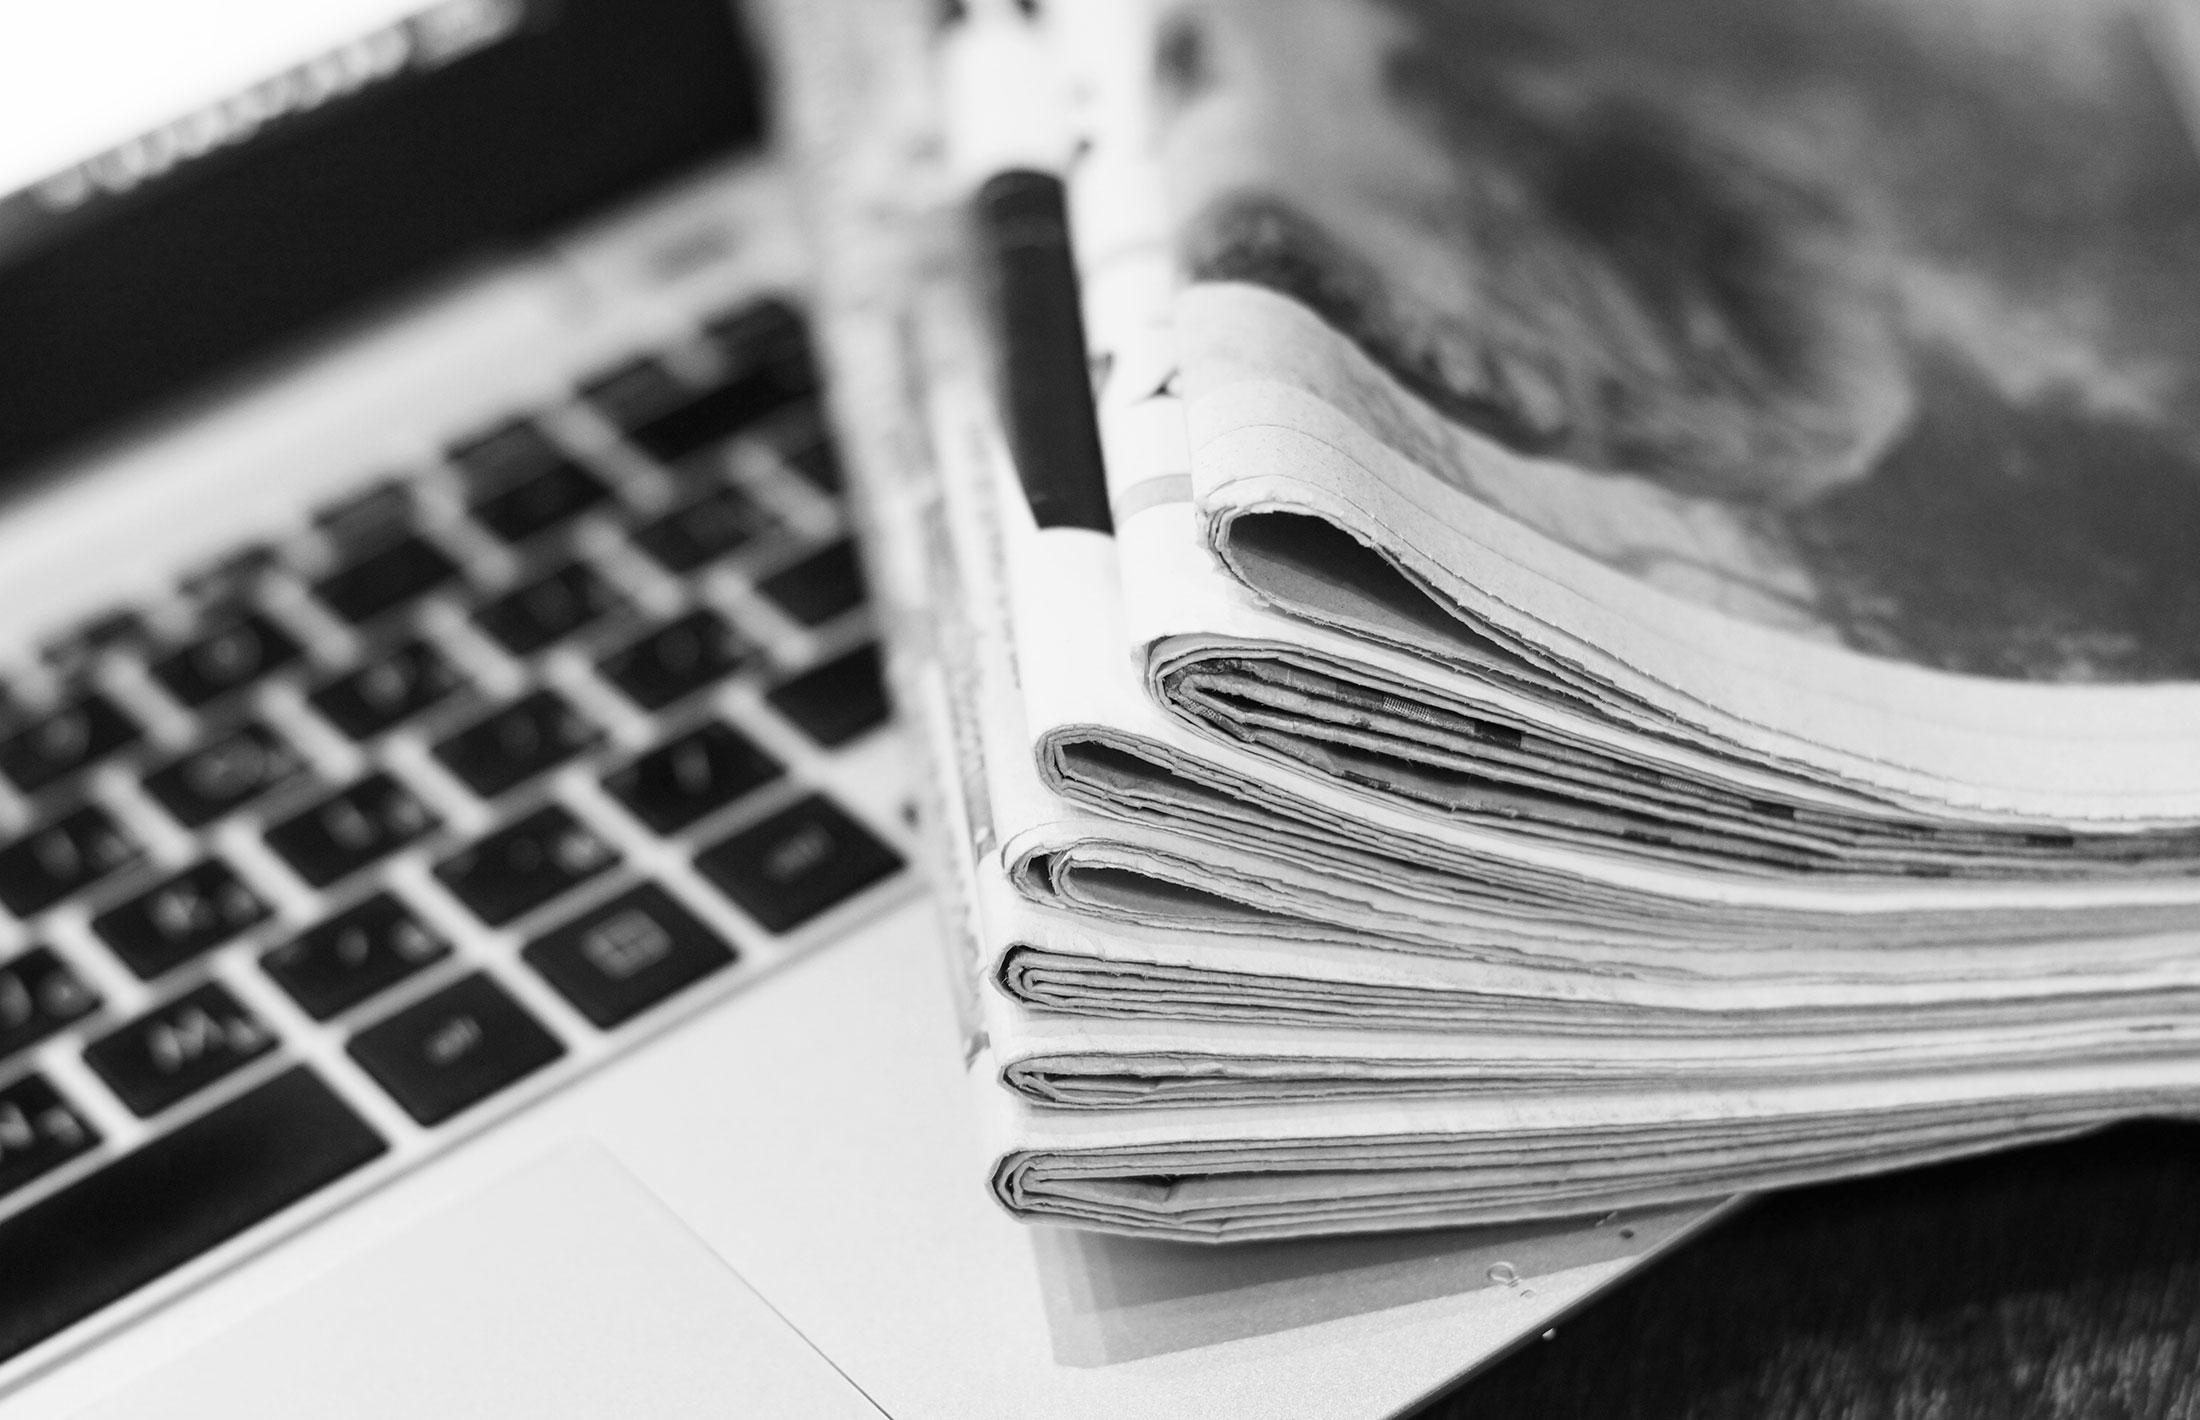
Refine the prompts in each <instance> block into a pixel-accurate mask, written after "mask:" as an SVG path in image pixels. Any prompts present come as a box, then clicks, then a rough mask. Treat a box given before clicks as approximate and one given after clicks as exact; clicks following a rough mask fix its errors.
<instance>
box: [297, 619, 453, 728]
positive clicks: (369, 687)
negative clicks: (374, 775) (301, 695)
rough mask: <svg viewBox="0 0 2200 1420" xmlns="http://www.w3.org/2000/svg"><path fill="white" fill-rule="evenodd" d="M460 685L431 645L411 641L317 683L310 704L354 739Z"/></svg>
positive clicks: (425, 706)
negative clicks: (317, 687)
mask: <svg viewBox="0 0 2200 1420" xmlns="http://www.w3.org/2000/svg"><path fill="white" fill-rule="evenodd" d="M461 684H463V682H462V681H461V680H460V679H459V675H458V672H457V671H455V670H453V669H451V665H450V663H449V662H448V661H446V660H444V659H443V657H442V656H441V655H439V654H438V653H437V652H436V650H435V648H434V647H432V646H430V645H428V644H427V643H426V642H424V641H413V642H410V643H408V644H406V645H403V646H400V647H398V648H397V649H396V650H394V651H392V652H390V653H389V654H388V655H386V656H384V657H383V658H382V659H381V660H378V661H375V662H374V663H373V664H371V665H366V666H362V667H360V668H359V669H358V670H355V671H353V672H351V673H350V674H349V675H346V676H343V677H341V678H339V679H337V680H333V681H331V682H329V683H328V684H327V685H325V686H322V687H321V688H320V689H319V690H317V691H315V692H314V693H313V697H312V699H313V708H314V709H316V710H318V711H320V712H321V713H322V714H323V715H325V716H327V717H328V720H329V723H330V724H332V725H334V726H336V728H337V729H339V730H342V731H343V732H344V733H345V734H347V735H349V736H351V737H352V738H353V739H355V740H368V739H373V738H374V737H375V736H376V735H380V734H384V733H387V732H388V731H390V730H394V729H396V728H397V727H398V726H399V725H401V724H403V723H404V722H405V721H407V720H410V719H411V718H412V717H413V716H415V715H418V714H419V713H421V712H422V711H424V710H426V709H428V708H429V707H431V706H434V705H438V704H441V703H442V702H443V700H444V699H445V698H446V697H448V696H449V695H450V694H451V693H452V692H453V691H455V690H457V689H458V688H459V686H460V685H461Z"/></svg>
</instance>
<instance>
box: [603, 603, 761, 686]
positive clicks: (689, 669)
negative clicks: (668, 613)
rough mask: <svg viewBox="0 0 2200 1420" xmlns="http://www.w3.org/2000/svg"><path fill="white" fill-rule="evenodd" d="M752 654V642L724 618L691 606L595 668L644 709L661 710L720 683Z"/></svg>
mask: <svg viewBox="0 0 2200 1420" xmlns="http://www.w3.org/2000/svg"><path fill="white" fill-rule="evenodd" d="M748 657H749V652H748V648H747V647H746V646H744V645H743V644H742V642H741V638H740V637H739V636H738V635H737V634H735V632H734V629H733V628H732V627H731V626H728V625H727V624H726V622H725V620H724V619H723V618H721V617H719V616H718V615H716V614H715V613H712V612H708V611H691V612H689V613H688V614H687V615H686V616H683V617H681V618H680V619H679V620H678V621H673V622H668V623H667V624H665V625H663V626H660V627H658V628H657V629H656V630H655V631H652V632H650V633H649V634H648V635H646V636H643V637H641V638H640V639H638V640H636V641H634V642H632V643H631V644H629V645H626V646H624V647H621V648H620V649H619V650H617V651H614V652H612V653H611V654H610V655H609V656H606V657H605V658H604V659H603V660H602V661H600V662H598V663H597V666H596V671H597V673H598V674H599V675H601V676H602V677H603V678H604V679H605V680H608V681H610V682H611V683H612V684H613V685H615V686H617V687H618V688H619V690H620V692H621V693H622V694H624V695H625V696H626V698H627V699H629V700H631V701H633V702H634V703H635V704H636V705H639V706H641V707H642V708H643V709H644V710H662V709H664V708H665V707H666V706H667V705H670V704H671V703H672V702H674V701H675V700H681V699H684V698H686V697H687V696H690V695H693V694H694V693H695V692H696V691H698V690H702V689H704V688H705V687H707V686H712V685H716V684H717V683H718V682H719V681H721V680H724V679H725V678H726V677H727V676H729V675H731V674H733V673H734V672H735V671H737V670H739V669H740V668H741V666H742V663H743V662H745V661H747V660H748Z"/></svg>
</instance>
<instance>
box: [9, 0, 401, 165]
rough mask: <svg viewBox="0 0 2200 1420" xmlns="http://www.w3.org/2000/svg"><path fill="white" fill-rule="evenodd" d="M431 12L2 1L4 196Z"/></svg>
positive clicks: (393, 3) (188, 0)
mask: <svg viewBox="0 0 2200 1420" xmlns="http://www.w3.org/2000/svg"><path fill="white" fill-rule="evenodd" d="M422 8H424V0H0V193H8V192H14V191H17V190H18V189H20V188H23V187H26V186H28V185H29V184H31V183H33V182H36V181H37V180H38V179H40V178H43V177H47V176H50V175H51V174H53V173H55V172H57V171H59V170H60V169H62V168H65V167H67V166H69V164H71V163H74V162H78V161H81V160H82V159H84V158H88V157H90V156H91V155H92V154H94V153H97V152H99V151H101V150H103V149H106V148H110V147H112V146H114V145H115V144H117V143H121V142H124V141H125V140H127V139H130V138H134V137H136V136H137V135H139V134H141V133H143V132H145V131H146V130H147V129H150V128H154V127H157V126H159V125H160V124H162V123H165V122H167V121H168V120H170V119H173V118H177V117H180V116H182V115H183V114H186V113H189V112H191V111H192V110H194V109H197V108H199V107H201V106H202V105H205V104H210V103H214V102H216V101H218V100H220V99H223V98H226V97H228V96H229V95H231V94H234V93H236V92H237V91H238V90H241V89H244V88H248V87H250V86H251V85H252V84H255V83H257V82H259V81H260V80H262V79H265V78H268V77H269V76H271V75H273V74H277V73H280V72H281V71H282V70H284V69H286V68H289V67H290V66H292V65H294V64H298V63H301V62H303V61H305V60H307V59H310V58H312V57H313V56H314V55H316V54H319V53H321V52H323V51H325V50H329V49H333V48H335V47H336V46H338V45H340V44H343V43H345V42H346V41H348V40H352V39H356V38H358V37H359V36H361V35H363V34H367V33H369V32H371V31H373V30H375V29H377V28H379V27H381V26H383V25H386V24H388V23H390V22H391V21H393V20H395V19H397V18H399V17H400V16H403V15H406V14H409V13H412V12H413V11H416V10H419V9H422Z"/></svg>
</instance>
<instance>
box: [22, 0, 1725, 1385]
mask: <svg viewBox="0 0 2200 1420" xmlns="http://www.w3.org/2000/svg"><path fill="white" fill-rule="evenodd" d="M768 40H769V37H768V35H764V34H761V33H759V32H758V29H757V27H756V25H755V21H754V19H753V17H752V19H750V20H748V21H744V19H743V18H742V17H740V16H738V15H736V14H735V13H733V12H732V11H730V10H728V9H727V8H725V7H724V6H723V5H722V4H720V3H719V0H441V3H434V4H427V3H424V0H322V3H318V4H316V5H313V6H298V5H295V4H286V3H283V0H79V3H76V4H73V5H71V6H67V7H42V8H41V7H15V8H14V9H12V10H10V11H9V12H8V13H7V14H6V15H5V16H4V17H0V135H4V136H0V194H6V195H5V196H0V500H4V501H0V688H4V698H0V908H4V912H0V1416H5V1417H8V1420H14V1418H15V1417H18V1416H20V1417H42V1416H60V1415H69V1414H78V1413H88V1414H92V1415H97V1416H102V1417H129V1416H151V1415H160V1416H164V1417H172V1416H178V1415H187V1416H188V1415H201V1414H204V1415H217V1414H218V1415H221V1416H223V1417H228V1420H236V1417H244V1416H259V1415H266V1416H277V1415H281V1416H295V1415H300V1414H311V1415H316V1416H386V1415H405V1416H413V1415H421V1414H465V1415H475V1416H494V1415H503V1414H511V1415H514V1416H522V1415H524V1416H529V1417H541V1416H561V1415H576V1416H577V1415H603V1414H613V1413H616V1414H641V1415H652V1416H664V1415H687V1414H696V1415H703V1414H709V1415H726V1414H758V1415H818V1416H841V1415H849V1416H869V1415H878V1414H886V1415H892V1416H897V1417H906V1416H939V1417H946V1416H956V1417H968V1416H985V1415H1039V1414H1045V1415H1069V1416H1079V1415H1091V1416H1100V1415H1111V1416H1112V1415H1118V1414H1122V1413H1198V1414H1203V1415H1231V1414H1240V1413H1242V1414H1248V1415H1255V1414H1257V1415H1262V1416H1286V1415H1292V1416H1296V1415H1305V1416H1373V1415H1383V1414H1390V1413H1395V1412H1397V1411H1399V1410H1401V1409H1404V1408H1406V1407H1409V1406H1410V1405H1412V1404H1414V1403H1416V1402H1417V1401H1418V1400H1419V1399H1421V1398H1422V1397H1425V1396H1427V1395H1428V1394H1430V1393H1432V1392H1433V1391H1435V1390H1437V1389H1439V1388H1441V1387H1442V1386H1444V1385H1446V1384H1448V1383H1450V1382H1452V1381H1453V1380H1455V1379H1456V1378H1457V1377H1458V1376H1459V1375H1461V1374H1462V1373H1463V1372H1465V1371H1466V1370H1467V1369H1469V1368H1471V1367H1472V1366H1474V1365H1476V1364H1478V1363H1481V1362H1483V1361H1486V1360H1487V1359H1489V1358H1491V1357H1492V1356H1494V1355H1496V1354H1498V1353H1499V1352H1501V1351H1503V1350H1504V1349H1505V1348H1507V1347H1509V1346H1511V1345H1514V1344H1517V1343H1520V1342H1522V1341H1523V1340H1525V1339H1532V1338H1533V1337H1535V1336H1536V1335H1539V1334H1541V1333H1543V1332H1544V1331H1545V1330H1547V1329H1548V1328H1549V1327H1550V1326H1551V1324H1552V1323H1553V1322H1554V1321H1555V1320H1556V1319H1557V1318H1558V1317H1559V1315H1560V1314H1561V1313H1562V1312H1564V1311H1565V1310H1566V1309H1567V1308H1568V1307H1569V1306H1571V1305H1573V1304H1575V1303H1577V1302H1578V1301H1580V1300H1581V1299H1582V1298H1584V1297H1586V1296H1587V1295H1588V1294H1589V1293H1591V1292H1592V1291H1594V1290H1595V1289H1596V1288H1598V1287H1599V1286H1601V1285H1603V1284H1605V1283H1607V1282H1609V1281H1610V1280H1612V1279H1613V1278H1615V1277H1616V1276H1618V1275H1619V1274H1621V1273H1622V1272H1624V1271H1626V1270H1628V1269H1630V1268H1632V1267H1634V1266H1635V1265H1637V1264H1639V1263H1640V1262H1641V1261H1642V1260H1643V1259H1645V1258H1647V1257H1649V1256H1650V1255H1652V1254H1654V1253H1655V1252H1656V1251H1658V1250H1659V1249H1660V1248H1662V1247H1665V1246H1667V1245H1669V1244H1670V1243H1672V1242H1673V1241H1674V1240H1675V1239H1677V1238H1679V1237H1681V1236H1683V1235H1684V1234H1685V1233H1686V1232H1687V1231H1688V1230H1689V1229H1691V1228H1692V1227H1694V1226H1696V1225H1697V1224H1698V1223H1699V1222H1700V1221H1701V1216H1700V1214H1699V1213H1698V1212H1696V1211H1694V1210H1685V1209H1683V1210H1674V1211H1672V1212H1669V1213H1665V1214H1657V1215H1645V1216H1642V1217H1635V1218H1630V1219H1627V1220H1625V1224H1624V1225H1622V1226H1595V1225H1591V1224H1587V1223H1583V1224H1570V1225H1559V1226H1550V1225H1542V1226H1534V1227H1523V1228H1518V1229H1507V1230H1481V1231H1477V1232H1467V1233H1439V1234H1419V1235H1409V1236H1401V1237H1396V1238H1377V1239H1358V1240H1351V1241H1338V1242H1314V1243H1307V1244H1297V1245H1290V1246H1266V1247H1238V1248H1219V1249H1213V1248H1211V1249H1202V1248H1185V1247H1172V1246H1166V1245H1156V1244H1151V1243H1134V1242H1129V1241H1126V1240H1122V1239H1113V1238H1108V1237H1103V1236H1098V1235H1087V1234H1080V1233H1074V1232H1067V1231H1062V1230H1053V1229H1031V1228H1025V1227H1021V1226H1019V1225H1017V1224H1015V1223H1013V1222H1011V1221H1010V1220H1008V1219H1007V1218H1006V1217H1005V1216H1003V1215H1001V1214H1000V1213H999V1212H998V1211H997V1209H996V1208H995V1206H994V1205H993V1204H992V1202H991V1201H990V1199H989V1198H988V1197H987V1196H986V1193H985V1190H984V1188H983V1186H982V1183H981V1163H980V1161H981V1144H980V1141H979V1140H978V1139H977V1138H976V1137H975V1129H976V1125H975V1119H974V1115H975V1113H976V1112H975V1111H974V1110H972V1109H971V1108H970V1107H969V1105H970V1092H971V1091H972V1090H973V1089H974V1088H976V1087H975V1086H973V1084H972V1082H971V1081H970V1080H969V1079H968V1078H967V1077H966V1075H965V1073H964V1070H963V1067H962V1063H961V1060H960V1058H959V1053H958V1050H957V1042H956V1036H955V1028H954V1023H953V1007H952V1002H951V1000H950V992H949V990H948V987H947V983H946V980H945V971H944V969H943V967H942V961H943V952H942V950H941V947H940V945H939V943H938V942H937V940H936V935H935V925H934V920H933V916H932V907H931V904H930V903H928V902H927V901H926V900H925V896H924V893H923V891H922V888H921V885H920V884H919V883H918V882H917V881H916V880H915V877H914V874H913V873H912V871H911V869H910V868H909V866H908V864H909V863H910V861H911V859H912V856H913V854H912V846H913V845H912V841H911V839H912V833H913V832H914V830H913V827H912V823H911V815H910V809H909V804H910V800H911V798H912V793H911V790H912V787H913V785H912V782H911V778H910V775H911V772H912V771H911V767H910V764H909V759H910V747H909V745H908V744H907V743H906V742H905V741H904V740H903V739H902V738H901V737H900V735H899V734H898V733H897V731H896V729H895V727H894V725H893V723H892V718H891V715H890V712H889V707H888V704H887V700H886V698H885V696H884V693H883V691H882V689H881V686H880V674H879V660H880V653H879V650H878V647H877V643H876V639H875V638H876V626H875V623H874V620H873V617H872V614H871V612H870V610H869V608H868V606H867V603H866V596H865V588H864V581H863V576H862V563H861V558H860V556H859V551H858V549H857V548H856V547H855V546H854V544H853V542H852V539H851V534H850V524H849V520H848V514H847V510H846V506H845V501H844V494H845V490H844V477H843V472H842V470H841V468H840V465H839V463H838V461H837V459H836V457H835V452H834V444H833V440H832V437H831V432H830V430H829V428H828V427H827V423H826V419H825V417H824V414H823V412H822V407H821V402H820V400H821V388H820V387H821V374H820V371H821V368H822V365H823V363H824V362H823V361H822V360H821V358H820V355H819V348H818V347H819V342H818V338H817V333H816V332H815V331H813V330H812V329H810V326H809V322H808V319H807V317H806V315H805V285H806V281H807V279H808V273H807V271H806V267H805V245H804V242H803V239H802V235H801V232H800V229H799V225H798V223H797V220H796V212H795V204H794V201H793V198H792V193H791V188H790V183H789V174H788V173H787V172H786V171H785V170H784V164H783V163H782V161H781V160H780V159H779V158H778V157H777V156H776V155H775V153H774V150H773V147H772V144H771V141H770V124H769V122H768V113H769V107H770V106H769V103H768V93H769V90H768V85H767V84H766V83H765V82H764V81H763V78H762V77H761V76H763V75H765V74H768V72H769V65H768V62H764V57H765V56H768V54H769V51H770V46H769V42H768Z"/></svg>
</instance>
